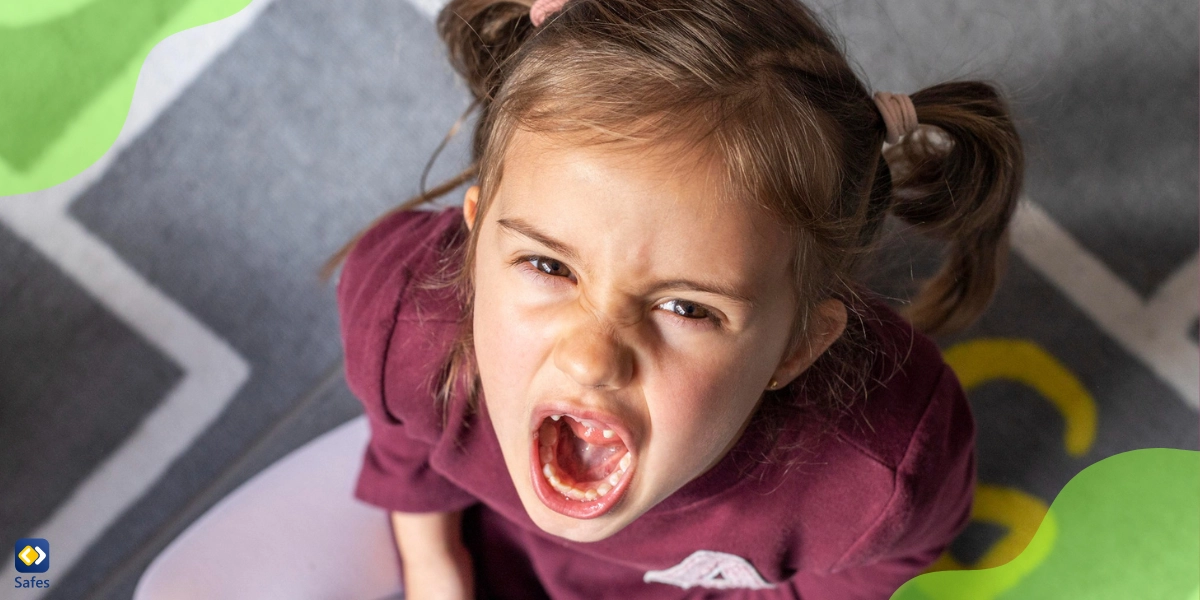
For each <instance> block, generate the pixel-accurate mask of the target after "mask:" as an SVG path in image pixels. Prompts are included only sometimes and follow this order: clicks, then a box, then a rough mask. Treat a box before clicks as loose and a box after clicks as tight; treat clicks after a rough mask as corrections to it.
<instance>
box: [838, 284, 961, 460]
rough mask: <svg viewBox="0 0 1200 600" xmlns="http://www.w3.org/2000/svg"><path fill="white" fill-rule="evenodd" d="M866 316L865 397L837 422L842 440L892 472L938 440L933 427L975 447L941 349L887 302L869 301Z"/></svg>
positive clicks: (866, 304) (957, 389)
mask: <svg viewBox="0 0 1200 600" xmlns="http://www.w3.org/2000/svg"><path fill="white" fill-rule="evenodd" d="M863 314H864V315H865V321H866V322H865V330H866V332H867V337H866V341H867V342H868V343H869V345H870V349H871V356H870V360H869V361H868V365H869V366H868V369H867V370H868V377H867V378H866V380H865V381H864V383H863V389H865V390H866V393H865V394H862V395H860V396H859V397H857V398H855V400H854V401H853V403H851V405H850V409H849V410H847V411H846V412H845V414H844V415H843V416H842V418H840V419H838V420H837V433H838V437H839V438H841V439H842V440H843V441H845V442H848V443H850V444H852V445H854V446H856V447H857V448H858V449H859V451H861V452H862V453H864V454H866V455H868V456H869V457H870V458H871V459H873V460H874V461H875V462H878V463H880V464H882V465H884V466H885V467H888V468H889V469H897V468H901V467H902V465H903V463H905V462H906V460H911V458H912V456H911V455H912V453H913V452H914V451H918V450H919V448H918V446H920V445H921V444H925V443H930V442H931V441H933V440H930V439H929V437H930V431H929V430H931V429H937V430H940V431H941V434H942V435H946V436H950V437H952V438H956V439H955V444H956V445H958V446H961V447H964V448H965V447H968V446H970V445H971V444H972V442H973V437H974V436H973V434H974V420H973V418H972V416H971V412H970V407H969V405H968V403H967V400H966V395H965V394H964V393H963V389H962V386H961V385H959V382H958V379H957V377H956V376H955V374H954V371H953V370H951V368H950V367H949V366H948V365H947V364H946V362H945V360H944V359H943V357H942V352H941V350H940V348H939V347H938V345H937V344H936V343H935V342H934V341H933V340H932V339H931V338H930V337H929V336H927V335H925V334H923V333H921V332H920V331H917V330H916V329H915V328H914V327H913V326H912V324H910V323H909V322H908V321H907V320H905V319H904V318H903V317H901V316H900V315H899V314H897V313H896V312H895V311H894V310H893V309H892V308H891V307H889V306H888V305H887V304H886V303H884V302H883V301H882V300H879V299H869V300H867V301H866V302H865V310H864V311H863ZM936 435H937V434H935V437H936ZM941 441H943V442H948V441H949V439H947V438H943V439H942V440H941Z"/></svg>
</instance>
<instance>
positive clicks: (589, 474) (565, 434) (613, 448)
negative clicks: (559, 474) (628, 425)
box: [556, 417, 625, 483]
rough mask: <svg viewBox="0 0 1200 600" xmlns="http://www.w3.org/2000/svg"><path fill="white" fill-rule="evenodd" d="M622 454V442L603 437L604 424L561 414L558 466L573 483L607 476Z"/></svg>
mask: <svg viewBox="0 0 1200 600" xmlns="http://www.w3.org/2000/svg"><path fill="white" fill-rule="evenodd" d="M564 424H565V425H566V426H565V427H564V426H563V425H564ZM623 454H625V444H623V443H621V439H620V438H619V437H617V436H616V435H613V436H612V437H611V438H605V437H604V434H603V427H600V426H597V424H595V423H590V422H588V421H584V422H580V421H576V420H575V419H572V418H571V417H563V419H562V420H561V421H560V422H559V435H558V448H557V452H556V455H557V458H558V465H559V468H561V469H562V470H563V471H565V472H566V474H567V475H570V476H571V478H572V479H574V480H575V481H576V482H578V483H586V482H589V481H599V480H602V479H604V478H606V477H608V475H609V473H611V472H612V471H613V470H614V469H615V468H616V461H618V460H620V458H621V456H622V455H623Z"/></svg>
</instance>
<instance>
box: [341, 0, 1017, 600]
mask: <svg viewBox="0 0 1200 600" xmlns="http://www.w3.org/2000/svg"><path fill="white" fill-rule="evenodd" d="M438 26H439V31H440V34H441V36H442V38H443V40H444V41H445V42H446V44H447V46H448V48H449V55H450V59H451V62H452V63H453V65H454V67H455V68H456V69H457V70H458V72H459V73H460V74H462V76H463V77H464V78H465V79H466V81H467V82H468V84H469V86H470V90H471V92H472V94H473V95H474V97H475V107H477V108H478V111H479V118H478V121H477V125H476V128H475V131H474V137H473V147H472V150H473V163H472V165H471V167H470V168H469V169H467V170H466V171H465V172H463V173H462V174H460V175H459V176H458V177H457V178H455V179H454V180H452V181H450V182H447V183H446V184H445V185H443V186H441V187H440V188H438V189H435V190H432V191H431V192H429V193H427V194H424V195H422V196H420V197H418V198H416V199H414V200H413V201H410V202H409V203H408V204H406V205H405V206H402V207H401V210H398V211H397V212H394V213H392V214H390V215H389V216H386V217H385V218H383V219H382V220H380V221H379V222H378V223H377V224H376V225H374V226H373V227H372V228H371V229H370V230H369V231H368V232H366V233H365V234H364V235H362V236H361V238H360V239H359V240H358V241H357V243H356V244H355V245H354V246H353V250H352V251H351V252H350V253H349V255H348V258H347V260H346V263H345V265H344V269H343V272H342V275H341V280H340V283H339V294H338V298H339V306H340V310H341V316H342V332H343V341H344V344H345V350H346V374H347V379H348V382H349V384H350V386H351V389H352V390H353V391H354V392H355V394H356V395H357V396H358V397H359V398H360V399H361V400H362V402H363V404H364V405H365V407H366V412H367V415H368V417H369V420H370V424H371V441H370V444H369V446H368V449H367V452H366V456H365V460H364V463H363V468H362V472H361V474H360V477H359V482H358V487H357V496H358V497H359V498H361V499H363V500H365V501H367V502H369V503H372V504H376V505H378V506H381V507H384V508H386V509H388V510H389V511H392V524H393V529H394V535H395V540H396V543H397V547H398V549H399V552H400V555H401V561H402V565H403V575H404V579H405V588H406V594H407V597H408V598H410V599H412V600H420V599H422V598H435V597H436V598H465V597H470V596H472V595H476V596H479V597H496V598H539V597H553V598H622V599H632V598H671V597H687V598H699V597H710V596H711V597H716V596H718V595H719V596H720V597H746V598H751V597H753V598H804V599H806V600H818V599H825V598H830V599H846V598H887V597H888V596H889V595H890V594H891V593H892V592H893V591H894V590H895V589H896V588H897V587H898V586H899V585H900V584H902V583H903V582H904V581H905V580H907V579H909V578H911V577H913V576H915V575H916V574H918V573H919V572H920V571H921V570H922V569H923V568H925V567H926V566H927V565H928V564H929V563H931V562H932V561H933V560H934V559H935V558H936V557H937V555H938V554H939V553H940V552H941V551H942V550H943V549H944V548H945V547H946V546H947V544H948V543H949V542H950V541H951V540H952V539H953V538H954V536H955V535H956V534H957V533H958V532H959V531H960V530H961V529H962V528H963V527H964V526H965V524H966V522H967V519H968V516H969V512H970V504H971V493H972V485H973V481H974V473H975V471H974V468H975V467H974V459H973V440H974V429H973V421H972V419H971V415H970V411H969V409H968V406H967V403H966V401H965V399H964V396H963V393H962V390H961V388H960V387H959V384H958V382H957V380H956V379H955V377H954V375H953V373H952V372H951V371H950V370H949V369H948V368H947V367H946V366H945V364H944V363H943V362H942V360H941V357H940V354H939V352H938V350H937V348H936V346H935V345H934V344H933V342H931V341H930V340H929V339H928V338H926V337H925V336H924V335H922V334H921V333H918V332H916V331H915V330H914V328H913V327H912V326H910V325H909V323H908V322H906V321H904V320H902V319H901V318H899V317H898V316H896V315H895V314H894V313H892V312H891V311H890V310H889V309H888V308H886V307H885V306H884V305H883V304H882V303H880V302H879V301H878V300H876V299H874V298H873V297H872V296H871V295H870V294H869V292H867V290H865V289H863V288H862V286H860V285H858V284H856V283H855V281H854V278H853V276H854V273H855V272H856V268H857V267H858V266H859V265H860V263H861V262H862V261H863V259H864V257H866V256H867V254H868V251H869V250H870V249H871V248H872V246H873V244H874V242H875V240H876V238H877V237H878V234H879V232H880V228H881V224H882V223H883V221H884V219H885V217H886V216H887V215H888V214H892V215H894V216H896V217H899V218H900V219H903V220H904V221H907V222H908V223H911V224H913V225H915V226H916V227H918V228H919V229H920V230H922V231H925V232H928V233H930V234H933V235H935V236H937V237H938V238H940V239H942V240H945V241H946V242H947V252H946V259H945V264H944V266H943V267H942V269H941V270H940V271H939V272H938V273H937V274H936V275H935V276H934V277H933V278H932V279H931V280H929V281H928V282H927V283H926V285H925V286H924V288H923V289H922V291H921V293H920V294H919V296H918V297H917V299H916V300H915V302H914V303H913V305H912V306H911V308H910V310H909V311H908V317H909V319H910V320H911V321H912V323H914V324H915V326H916V329H919V330H920V331H923V332H926V333H929V332H945V331H951V330H955V329H959V328H961V327H964V326H966V325H968V324H969V323H971V322H972V320H973V319H975V318H976V317H977V316H978V315H979V314H980V312H981V311H982V310H983V308H984V307H985V306H986V304H987V303H988V301H989V299H990V298H991V295H992V293H993V291H994V289H995V287H996V285H997V276H998V271H999V269H1000V264H1001V260H1002V257H1003V255H1004V249H1005V243H1004V242H1005V239H1006V237H1005V231H1006V227H1007V225H1008V221H1009V218H1010V216H1011V214H1012V211H1013V208H1014V206H1015V200H1016V197H1017V194H1018V189H1019V185H1020V182H1021V170H1022V152H1021V146H1020V142H1019V139H1018V137H1017V134H1016V132H1015V130H1014V128H1013V125H1012V123H1011V121H1010V118H1009V115H1008V112H1007V109H1006V108H1005V105H1004V103H1003V102H1002V101H1001V99H1000V98H999V96H998V95H997V93H996V91H995V90H994V89H993V88H992V87H990V86H988V85H985V84H982V83H977V82H956V83H946V84H942V85H937V86H934V87H931V88H927V89H925V90H922V91H920V92H917V93H916V94H914V95H913V96H912V98H911V99H909V98H908V97H907V96H901V95H890V94H876V95H874V96H873V95H872V94H871V93H869V92H868V90H867V88H866V87H865V86H864V84H863V83H862V82H861V81H860V79H859V78H858V77H857V76H856V75H855V73H854V71H853V70H852V69H851V68H850V66H849V65H848V63H847V61H846V59H845V57H844V55H843V54H842V52H841V51H840V50H839V48H838V46H837V45H836V44H835V42H834V40H833V39H832V38H831V36H830V35H829V34H828V33H827V32H826V31H825V30H824V29H823V28H822V27H821V26H820V24H819V23H818V22H817V19H816V18H815V17H814V16H813V14H812V13H811V12H810V11H809V10H808V9H806V8H805V7H804V6H801V5H800V4H798V3H797V1H796V0H566V1H565V3H564V2H563V1H561V0H558V1H555V0H538V1H537V2H535V3H533V4H532V5H530V4H528V3H523V2H517V1H514V0H452V1H451V2H450V3H449V5H448V6H446V7H445V9H444V10H443V11H442V12H441V15H440V18H439V21H438ZM918 123H920V127H918ZM885 142H886V144H885ZM885 148H886V149H885ZM472 180H473V181H474V185H472V186H471V187H470V188H469V189H468V190H467V192H466V195H465V198H464V202H463V206H462V208H461V209H457V208H455V209H449V210H444V211H442V212H437V213H434V212H421V211H418V212H413V211H408V210H406V209H408V208H411V207H412V206H414V205H416V204H419V203H422V202H426V201H428V200H431V199H433V198H435V197H437V196H439V195H441V194H444V193H446V192H447V191H448V190H450V189H453V188H455V187H456V186H457V185H459V184H461V183H465V182H469V181H472ZM715 590H727V592H725V593H724V595H720V594H721V593H720V592H717V591H715Z"/></svg>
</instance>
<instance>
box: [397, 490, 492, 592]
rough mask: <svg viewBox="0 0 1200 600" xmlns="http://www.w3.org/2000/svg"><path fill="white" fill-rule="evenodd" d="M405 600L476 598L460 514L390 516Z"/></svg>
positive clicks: (404, 514)
mask: <svg viewBox="0 0 1200 600" xmlns="http://www.w3.org/2000/svg"><path fill="white" fill-rule="evenodd" d="M392 533H393V535H394V536H395V538H396V547H397V548H399V550H400V561H401V565H402V570H403V573H404V597H405V598H406V599H407V600H430V599H445V600H451V599H453V600H469V599H470V598H474V597H475V581H474V579H475V578H474V569H473V568H472V566H471V555H470V553H468V552H467V548H466V546H465V545H463V541H462V513H461V512H445V513H401V512H393V513H392Z"/></svg>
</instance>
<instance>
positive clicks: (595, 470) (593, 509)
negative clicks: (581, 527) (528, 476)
mask: <svg viewBox="0 0 1200 600" xmlns="http://www.w3.org/2000/svg"><path fill="white" fill-rule="evenodd" d="M588 417H591V418H588ZM626 439H627V436H626V435H624V434H623V432H621V431H620V429H619V428H617V427H614V426H611V425H608V424H606V423H605V422H604V421H603V420H600V419H598V418H595V417H594V416H593V415H587V416H586V417H585V416H582V415H574V414H565V413H560V414H548V415H546V416H545V417H543V418H542V420H541V421H540V423H539V424H538V425H537V428H536V429H535V430H534V432H533V443H532V444H531V445H532V454H533V456H532V457H531V464H532V467H533V469H532V470H533V473H532V476H533V488H534V490H535V491H536V492H537V495H538V498H540V499H541V500H542V503H543V504H545V505H546V506H547V507H549V508H550V509H551V510H554V511H555V512H558V513H561V514H563V515H566V516H568V517H573V518H576V519H592V518H595V517H598V516H600V515H602V514H604V513H606V512H608V511H609V510H611V509H612V508H613V506H615V505H616V503H617V502H618V501H619V500H620V499H621V497H622V496H624V494H625V491H626V490H627V489H628V488H629V481H630V479H632V475H633V468H634V464H633V453H632V452H630V450H629V447H628V446H627V444H626V442H625V440H626Z"/></svg>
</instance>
